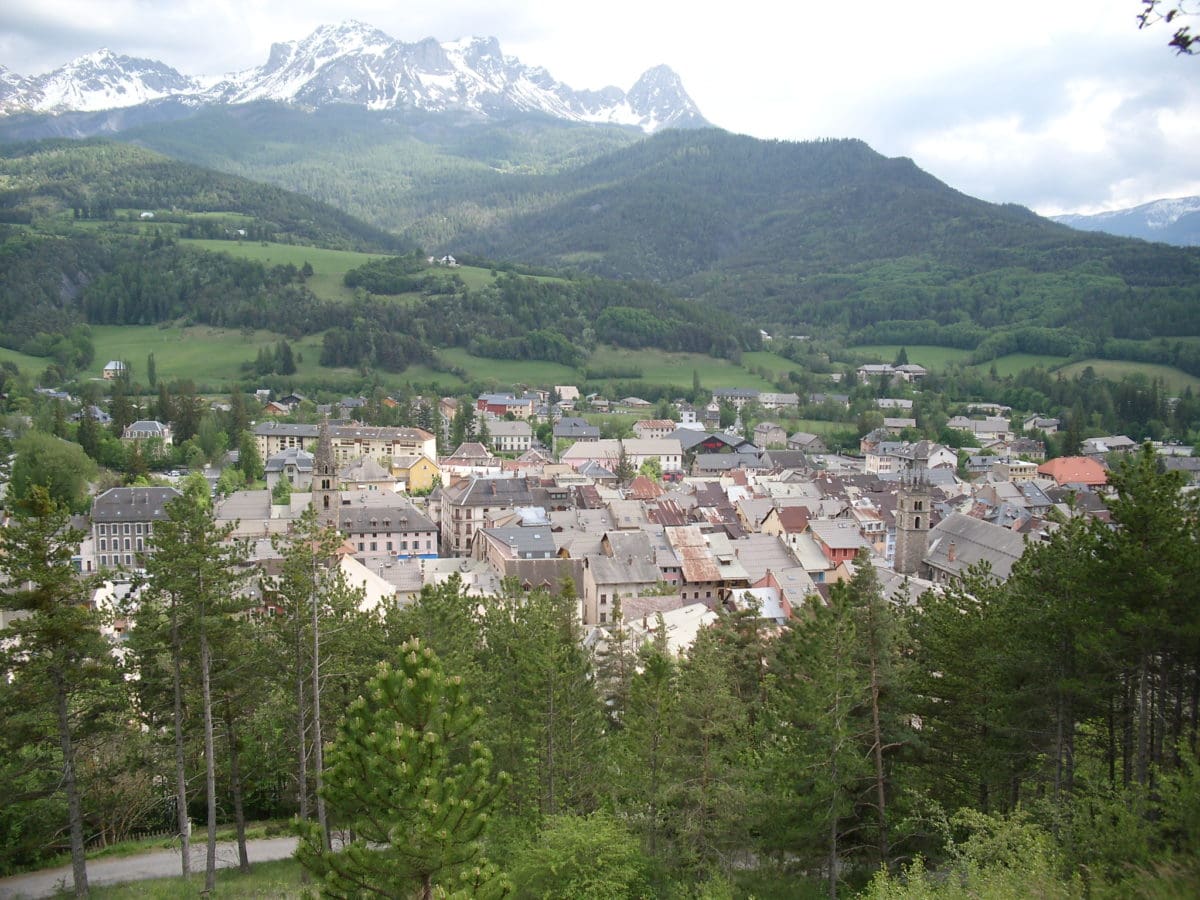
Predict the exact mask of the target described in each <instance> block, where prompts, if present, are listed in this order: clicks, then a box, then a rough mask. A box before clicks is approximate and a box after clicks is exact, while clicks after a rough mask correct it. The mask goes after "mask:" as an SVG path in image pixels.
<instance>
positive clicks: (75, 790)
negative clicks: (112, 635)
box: [54, 672, 88, 897]
mask: <svg viewBox="0 0 1200 900" xmlns="http://www.w3.org/2000/svg"><path fill="white" fill-rule="evenodd" d="M54 694H55V701H56V705H57V713H58V741H59V745H60V746H61V747H62V755H63V788H64V789H65V790H66V792H67V815H68V817H69V820H70V827H71V876H72V878H73V880H74V882H75V896H76V897H86V896H87V895H88V878H87V856H86V854H85V851H84V846H83V810H82V806H81V804H80V801H79V783H78V782H77V781H76V779H75V743H74V741H72V740H71V715H70V711H69V710H68V709H67V686H66V684H65V683H64V680H63V677H62V673H61V672H55V673H54Z"/></svg>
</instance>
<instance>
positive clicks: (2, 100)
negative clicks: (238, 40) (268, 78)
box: [0, 50, 197, 112]
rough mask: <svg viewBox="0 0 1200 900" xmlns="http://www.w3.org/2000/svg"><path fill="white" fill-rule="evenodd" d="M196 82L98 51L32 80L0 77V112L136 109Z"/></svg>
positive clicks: (185, 91) (148, 61)
mask: <svg viewBox="0 0 1200 900" xmlns="http://www.w3.org/2000/svg"><path fill="white" fill-rule="evenodd" d="M196 88H197V83H196V82H195V81H194V80H193V79H191V78H188V77H186V76H184V75H181V74H179V72H177V71H175V70H174V69H172V68H171V67H170V66H167V65H163V64H162V63H160V62H156V61H154V60H152V59H137V58H134V57H130V56H119V55H117V54H115V53H113V52H112V51H111V50H97V51H96V52H95V53H89V54H87V55H86V56H81V57H79V58H78V59H73V60H71V62H69V63H67V64H66V65H65V66H61V67H60V68H57V69H55V70H54V71H53V72H48V73H47V74H45V75H40V76H36V77H32V78H26V77H23V76H19V75H14V73H10V72H7V71H6V72H5V73H3V75H2V76H0V112H66V111H85V112H91V111H94V110H100V109H117V108H121V107H127V106H137V105H139V104H142V103H148V102H149V101H151V100H160V99H162V98H163V97H171V96H176V95H179V94H188V93H192V92H194V91H195V90H196Z"/></svg>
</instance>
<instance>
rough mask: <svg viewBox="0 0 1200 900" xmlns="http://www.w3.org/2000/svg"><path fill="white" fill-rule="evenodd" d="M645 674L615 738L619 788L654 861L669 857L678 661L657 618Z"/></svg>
mask: <svg viewBox="0 0 1200 900" xmlns="http://www.w3.org/2000/svg"><path fill="white" fill-rule="evenodd" d="M640 656H641V666H642V667H641V671H640V672H638V673H637V674H636V675H635V676H634V677H633V679H632V680H631V681H630V684H629V705H628V711H627V713H626V715H625V717H624V720H623V725H624V728H623V729H622V730H621V732H620V734H619V735H618V736H617V738H616V748H615V752H614V759H615V764H616V768H617V773H618V775H617V777H616V778H615V779H614V786H615V789H616V792H617V794H618V797H619V799H620V801H621V807H622V808H623V809H625V810H628V811H629V813H630V815H631V818H632V820H633V822H634V823H635V825H636V827H637V828H638V830H639V831H640V832H641V834H642V838H643V840H644V841H645V842H646V850H647V852H648V853H649V854H650V855H651V856H652V857H659V856H660V855H661V856H664V857H665V856H667V854H666V852H665V850H666V847H665V843H666V823H665V819H666V811H667V808H668V805H669V796H670V791H671V789H672V784H673V782H672V780H671V773H670V771H669V765H670V761H671V758H672V757H671V754H672V752H673V748H674V742H675V732H676V729H677V727H678V726H677V721H676V709H677V707H678V691H677V687H676V683H675V679H676V676H677V671H676V665H675V660H674V658H673V657H672V656H671V653H670V650H669V649H668V648H667V642H666V628H665V627H664V623H663V620H662V616H661V615H659V617H658V627H657V629H656V630H655V641H654V643H651V644H647V645H646V646H645V647H643V648H642V651H641V654H640Z"/></svg>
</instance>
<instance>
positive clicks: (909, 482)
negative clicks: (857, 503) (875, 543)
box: [892, 473, 933, 575]
mask: <svg viewBox="0 0 1200 900" xmlns="http://www.w3.org/2000/svg"><path fill="white" fill-rule="evenodd" d="M932 508H933V497H932V494H931V492H930V489H929V482H928V481H926V480H925V478H924V476H923V475H921V474H920V473H917V474H913V475H905V476H904V477H903V479H902V480H901V482H900V493H899V495H898V496H897V498H896V557H895V561H894V562H893V565H892V568H894V569H895V570H896V571H897V572H898V573H899V574H901V575H919V574H920V569H921V563H922V561H923V560H924V559H925V553H926V551H927V549H928V546H929V516H930V513H931V512H932Z"/></svg>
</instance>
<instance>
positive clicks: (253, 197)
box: [0, 140, 412, 250]
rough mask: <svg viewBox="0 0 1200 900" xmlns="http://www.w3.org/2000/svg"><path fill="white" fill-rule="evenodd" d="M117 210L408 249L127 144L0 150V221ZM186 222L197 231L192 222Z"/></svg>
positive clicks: (306, 239)
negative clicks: (223, 219) (233, 221)
mask: <svg viewBox="0 0 1200 900" xmlns="http://www.w3.org/2000/svg"><path fill="white" fill-rule="evenodd" d="M122 211H124V212H125V214H126V216H128V213H129V212H130V211H133V212H137V213H138V214H140V212H142V211H150V212H153V213H154V215H155V216H156V219H155V221H157V222H162V223H165V224H169V223H170V222H171V221H172V213H178V212H190V213H230V214H237V215H239V216H242V217H246V218H248V219H249V220H250V221H249V222H239V223H238V226H239V227H242V228H243V229H244V230H245V229H250V230H252V231H253V233H252V234H249V233H248V234H247V235H246V236H247V237H250V238H251V239H258V238H262V239H271V240H281V241H290V242H295V243H304V244H313V245H316V246H323V247H344V248H350V247H352V248H355V249H362V250H398V249H405V248H406V247H407V248H411V246H412V245H405V244H403V243H402V242H401V241H400V240H398V239H397V238H396V236H394V235H392V234H389V233H387V232H385V231H383V230H382V229H380V228H376V227H374V226H371V225H368V224H366V223H365V222H362V221H360V220H357V219H355V218H353V217H352V216H350V215H347V214H346V213H345V212H343V211H342V210H340V209H336V208H334V207H332V206H328V205H326V204H324V203H320V202H317V201H314V200H312V199H311V198H310V197H307V196H304V195H302V194H297V193H293V192H291V191H285V190H281V189H279V188H276V187H272V186H270V185H266V184H262V183H260V182H256V181H251V180H249V179H246V178H239V177H235V176H230V175H224V174H221V173H219V172H215V171H212V170H209V169H202V168H199V167H197V166H194V165H188V164H186V163H182V162H179V161H177V160H173V159H170V158H168V157H165V156H162V155H160V154H158V153H154V152H152V151H149V150H146V149H143V148H141V147H135V146H133V145H131V144H121V143H115V142H112V141H105V140H88V141H44V142H38V143H32V144H17V145H9V146H6V147H2V148H0V221H3V222H13V223H26V224H27V223H30V222H34V221H38V220H44V219H46V218H50V217H54V216H59V215H63V214H65V215H67V216H70V217H72V218H74V219H79V220H100V221H105V220H112V219H115V218H117V217H118V214H119V212H122ZM189 221H190V222H191V224H192V227H193V228H196V227H197V225H196V223H195V221H194V219H189ZM213 224H214V225H219V224H222V223H219V222H214V223H213ZM195 236H198V237H199V236H205V237H209V236H212V237H216V236H219V235H217V234H216V233H214V234H197V235H195Z"/></svg>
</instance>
